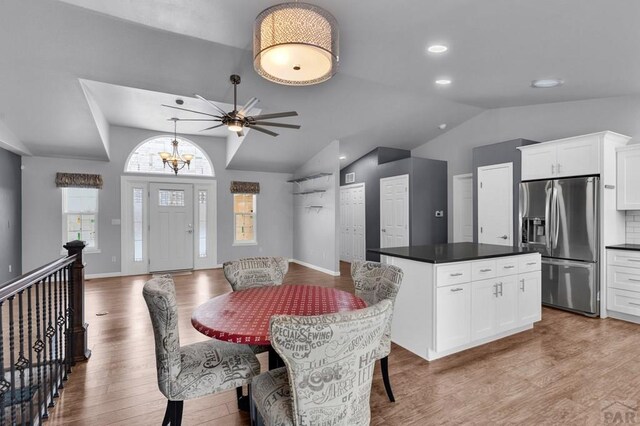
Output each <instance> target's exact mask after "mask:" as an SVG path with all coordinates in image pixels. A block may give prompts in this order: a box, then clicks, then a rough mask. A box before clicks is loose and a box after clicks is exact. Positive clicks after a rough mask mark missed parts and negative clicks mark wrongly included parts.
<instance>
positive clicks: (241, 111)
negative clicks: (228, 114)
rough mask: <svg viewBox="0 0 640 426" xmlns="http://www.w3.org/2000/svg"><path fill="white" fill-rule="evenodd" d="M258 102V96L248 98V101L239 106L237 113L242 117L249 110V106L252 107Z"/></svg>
mask: <svg viewBox="0 0 640 426" xmlns="http://www.w3.org/2000/svg"><path fill="white" fill-rule="evenodd" d="M258 102H260V99H258V98H251V99H249V102H247V103H246V104H245V105H244V106H243V107H242V108H240V111H238V114H240V115H242V116H243V117H244V116H245V115H246V114H247V113H248V112H249V111H251V108H253V107H254V106H255V105H256V104H257V103H258Z"/></svg>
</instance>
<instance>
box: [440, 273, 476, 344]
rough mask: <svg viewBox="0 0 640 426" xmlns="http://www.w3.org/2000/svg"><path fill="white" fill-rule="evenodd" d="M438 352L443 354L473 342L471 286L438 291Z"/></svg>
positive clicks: (456, 286)
mask: <svg viewBox="0 0 640 426" xmlns="http://www.w3.org/2000/svg"><path fill="white" fill-rule="evenodd" d="M436 297H437V299H436V300H437V301H438V303H437V308H436V309H437V314H436V351H438V352H442V351H446V350H448V349H452V348H455V347H457V346H461V345H464V344H466V343H469V342H470V341H471V315H470V313H471V290H470V284H469V283H466V284H456V285H451V286H448V287H438V289H437V295H436Z"/></svg>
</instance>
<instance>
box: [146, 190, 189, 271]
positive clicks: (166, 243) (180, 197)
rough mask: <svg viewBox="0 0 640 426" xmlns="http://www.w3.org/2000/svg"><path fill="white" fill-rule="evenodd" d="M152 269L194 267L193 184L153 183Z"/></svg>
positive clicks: (150, 251)
mask: <svg viewBox="0 0 640 426" xmlns="http://www.w3.org/2000/svg"><path fill="white" fill-rule="evenodd" d="M149 192H150V197H149V201H150V202H149V204H150V209H149V211H150V215H149V227H150V232H149V271H150V272H155V271H177V270H182V269H193V235H194V233H193V229H194V228H193V185H192V184H176V183H151V184H150V185H149Z"/></svg>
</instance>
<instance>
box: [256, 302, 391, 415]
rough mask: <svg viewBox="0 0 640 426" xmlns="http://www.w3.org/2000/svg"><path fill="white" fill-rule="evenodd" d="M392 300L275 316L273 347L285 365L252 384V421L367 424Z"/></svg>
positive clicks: (265, 374) (268, 372) (272, 323)
mask: <svg viewBox="0 0 640 426" xmlns="http://www.w3.org/2000/svg"><path fill="white" fill-rule="evenodd" d="M391 309H392V306H391V302H390V301H388V300H383V301H382V302H380V303H378V304H377V305H373V306H371V307H368V308H364V309H358V310H355V311H350V312H340V313H336V314H328V315H318V316H290V315H274V316H273V317H272V318H271V325H270V335H271V345H272V346H273V348H274V349H275V350H276V352H278V354H279V355H280V356H281V357H282V359H283V361H284V363H285V366H286V367H282V368H277V369H275V370H270V371H267V372H265V373H262V374H261V375H259V376H258V377H255V378H254V379H253V382H252V385H251V410H250V411H251V419H252V424H254V425H259V426H262V425H268V426H288V425H307V426H308V425H332V426H358V425H368V424H369V421H370V418H371V409H370V406H369V396H370V394H371V379H372V377H373V368H374V365H375V362H376V358H375V356H376V353H377V350H378V347H379V346H380V340H381V339H382V336H383V335H384V332H385V327H386V324H387V320H388V318H389V315H391Z"/></svg>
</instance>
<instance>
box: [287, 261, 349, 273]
mask: <svg viewBox="0 0 640 426" xmlns="http://www.w3.org/2000/svg"><path fill="white" fill-rule="evenodd" d="M289 261H290V262H293V263H297V264H298V265H301V266H304V267H307V268H310V269H314V270H316V271H318V272H322V273H324V274H328V275H331V276H333V277H339V276H340V271H332V270H330V269H326V268H322V267H320V266H316V265H312V264H311V263H307V262H303V261H301V260H297V259H290V260H289Z"/></svg>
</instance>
